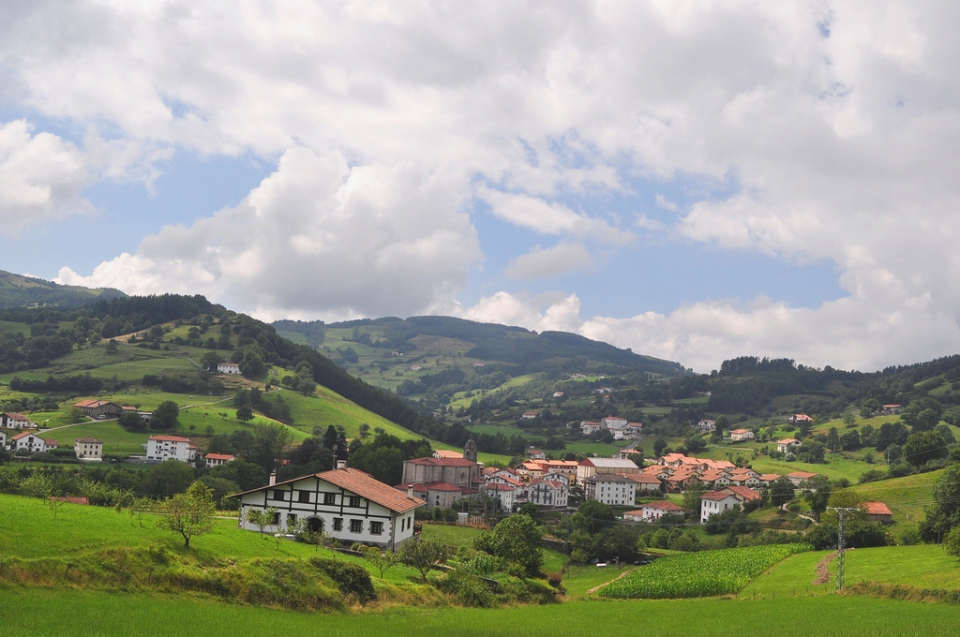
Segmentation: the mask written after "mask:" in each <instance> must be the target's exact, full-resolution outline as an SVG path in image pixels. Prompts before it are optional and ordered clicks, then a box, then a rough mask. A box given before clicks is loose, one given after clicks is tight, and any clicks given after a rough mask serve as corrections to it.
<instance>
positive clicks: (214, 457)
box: [203, 453, 233, 462]
mask: <svg viewBox="0 0 960 637" xmlns="http://www.w3.org/2000/svg"><path fill="white" fill-rule="evenodd" d="M203 458H204V460H223V461H224V462H229V461H231V460H233V456H231V455H230V454H228V453H208V454H207V455H205V456H204V457H203Z"/></svg>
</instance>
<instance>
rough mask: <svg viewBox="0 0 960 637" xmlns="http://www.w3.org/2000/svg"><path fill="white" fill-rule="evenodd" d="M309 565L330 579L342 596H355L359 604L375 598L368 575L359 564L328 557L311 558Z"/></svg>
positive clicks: (375, 593)
mask: <svg viewBox="0 0 960 637" xmlns="http://www.w3.org/2000/svg"><path fill="white" fill-rule="evenodd" d="M310 564H312V565H313V566H315V567H316V568H317V569H318V570H320V571H322V572H323V573H325V574H326V575H327V576H329V577H330V579H332V580H333V581H334V582H335V583H336V584H337V587H338V588H340V591H341V592H343V594H344V595H356V597H357V599H359V600H360V602H367V601H369V600H372V599H376V598H377V592H376V591H375V590H374V588H373V580H371V579H370V573H368V572H367V569H365V568H363V567H362V566H360V565H359V564H352V563H349V562H341V561H340V560H335V559H332V558H329V557H311V558H310Z"/></svg>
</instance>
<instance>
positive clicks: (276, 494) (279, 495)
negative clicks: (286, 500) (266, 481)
mask: <svg viewBox="0 0 960 637" xmlns="http://www.w3.org/2000/svg"><path fill="white" fill-rule="evenodd" d="M273 499H274V500H283V491H280V490H278V489H274V491H273Z"/></svg>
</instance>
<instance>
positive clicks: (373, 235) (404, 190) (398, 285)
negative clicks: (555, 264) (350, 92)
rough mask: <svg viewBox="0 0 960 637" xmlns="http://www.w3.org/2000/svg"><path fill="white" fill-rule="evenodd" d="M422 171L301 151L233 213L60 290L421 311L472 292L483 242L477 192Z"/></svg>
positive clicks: (317, 309)
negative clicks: (468, 209)
mask: <svg viewBox="0 0 960 637" xmlns="http://www.w3.org/2000/svg"><path fill="white" fill-rule="evenodd" d="M441 172H442V171H439V170H436V169H431V168H428V167H424V166H421V165H419V164H416V163H413V162H411V163H407V164H401V165H398V166H389V167H388V166H380V165H366V166H352V167H351V166H349V165H348V164H347V162H346V161H345V160H344V158H343V156H341V155H340V154H338V153H328V154H325V155H318V154H317V153H314V152H313V151H310V150H308V149H305V148H294V149H291V150H289V151H287V152H286V153H284V155H283V157H282V158H281V159H280V162H279V166H278V168H277V170H276V172H274V173H273V174H272V175H270V176H269V177H268V178H266V179H265V180H264V181H263V182H262V183H261V184H260V186H259V187H257V188H256V189H255V190H253V191H252V192H251V193H250V195H249V196H248V197H246V199H245V200H244V201H243V202H242V203H241V204H240V205H239V206H237V207H235V208H227V209H224V210H221V211H220V212H218V213H216V214H215V215H213V216H212V217H209V218H207V219H203V220H200V221H198V222H196V223H195V224H193V225H192V226H189V227H184V226H167V227H165V228H163V230H161V232H160V233H159V234H157V235H154V236H151V237H147V238H146V239H144V241H143V243H142V245H141V246H140V249H139V250H138V252H137V253H136V254H134V255H129V254H124V255H121V256H120V257H117V258H116V259H113V260H111V261H108V262H105V263H102V264H100V265H99V266H97V268H96V269H95V270H94V272H93V274H92V275H91V276H89V277H82V276H80V275H77V274H76V273H75V272H73V271H72V270H69V269H64V270H61V274H60V280H61V281H62V282H70V283H82V284H86V285H98V286H99V285H109V286H113V287H118V288H120V289H123V290H125V291H127V292H132V293H141V294H144V293H156V292H163V291H176V292H184V293H198V292H199V293H203V294H207V295H209V296H210V297H211V298H213V299H215V300H220V299H225V298H229V299H230V300H231V301H232V302H234V303H237V304H240V306H243V307H251V308H255V309H262V310H263V311H264V312H271V311H272V312H283V311H290V312H294V311H295V312H301V313H307V314H312V315H313V316H319V315H324V316H328V317H331V316H332V317H349V316H382V315H385V314H388V313H405V314H413V313H417V312H421V311H423V310H424V309H425V308H427V307H430V306H431V305H432V304H434V303H436V302H437V300H438V299H445V298H448V297H449V296H451V295H452V290H456V289H460V288H462V287H463V286H465V285H466V282H467V277H468V271H469V268H470V267H471V265H472V264H473V263H474V262H475V261H477V260H478V259H479V256H480V252H479V245H478V241H477V237H476V233H475V230H474V229H473V226H472V225H471V223H470V219H469V217H468V215H466V214H465V213H462V212H460V211H459V208H460V206H461V205H462V202H463V199H464V197H465V196H466V195H467V193H468V191H469V185H468V184H467V183H466V181H463V180H461V182H460V183H459V187H457V183H458V182H457V180H455V179H449V178H447V177H446V176H445V175H442V174H441Z"/></svg>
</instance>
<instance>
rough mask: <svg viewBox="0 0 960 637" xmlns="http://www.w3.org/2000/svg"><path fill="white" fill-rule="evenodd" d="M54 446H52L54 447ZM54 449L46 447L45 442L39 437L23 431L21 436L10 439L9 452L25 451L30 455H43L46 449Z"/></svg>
mask: <svg viewBox="0 0 960 637" xmlns="http://www.w3.org/2000/svg"><path fill="white" fill-rule="evenodd" d="M55 446H56V445H55V444H54V447H55ZM54 447H47V441H46V440H44V439H43V438H41V437H40V436H38V435H36V434H34V433H30V432H29V431H25V432H23V433H22V434H17V435H16V436H14V437H13V438H11V439H10V450H11V451H13V452H14V453H16V452H17V451H20V450H21V449H26V450H27V451H29V452H30V453H43V452H45V451H47V449H48V448H49V449H52V448H54Z"/></svg>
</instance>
